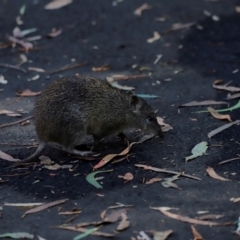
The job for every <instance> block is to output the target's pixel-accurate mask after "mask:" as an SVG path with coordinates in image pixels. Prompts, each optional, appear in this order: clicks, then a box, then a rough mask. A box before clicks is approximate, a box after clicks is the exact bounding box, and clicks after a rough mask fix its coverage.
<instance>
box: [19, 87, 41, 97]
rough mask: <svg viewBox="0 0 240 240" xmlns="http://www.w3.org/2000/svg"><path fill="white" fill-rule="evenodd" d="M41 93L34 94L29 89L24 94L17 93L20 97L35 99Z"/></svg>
mask: <svg viewBox="0 0 240 240" xmlns="http://www.w3.org/2000/svg"><path fill="white" fill-rule="evenodd" d="M40 93H41V92H32V91H31V90H29V89H26V90H24V91H22V92H16V94H17V95H18V96H19V97H35V96H38V95H39V94H40Z"/></svg>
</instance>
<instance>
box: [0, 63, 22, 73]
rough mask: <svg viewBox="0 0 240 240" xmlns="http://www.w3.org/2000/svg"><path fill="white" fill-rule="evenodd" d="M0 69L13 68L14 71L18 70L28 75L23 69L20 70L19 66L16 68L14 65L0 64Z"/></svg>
mask: <svg viewBox="0 0 240 240" xmlns="http://www.w3.org/2000/svg"><path fill="white" fill-rule="evenodd" d="M0 67H6V68H12V69H16V70H19V71H22V72H24V73H26V72H27V71H26V70H25V69H23V68H20V67H17V66H14V65H10V64H7V63H6V64H5V63H0Z"/></svg>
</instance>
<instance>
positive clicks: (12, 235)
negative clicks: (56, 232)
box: [0, 232, 34, 239]
mask: <svg viewBox="0 0 240 240" xmlns="http://www.w3.org/2000/svg"><path fill="white" fill-rule="evenodd" d="M0 238H4V239H5V238H13V239H23V238H26V239H33V238H34V235H32V234H30V233H27V232H15V233H3V234H0Z"/></svg>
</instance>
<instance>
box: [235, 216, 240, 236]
mask: <svg viewBox="0 0 240 240" xmlns="http://www.w3.org/2000/svg"><path fill="white" fill-rule="evenodd" d="M237 225H238V226H237V230H236V231H235V233H236V234H237V235H238V236H240V217H238V221H237Z"/></svg>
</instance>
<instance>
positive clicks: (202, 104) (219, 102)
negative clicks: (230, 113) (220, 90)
mask: <svg viewBox="0 0 240 240" xmlns="http://www.w3.org/2000/svg"><path fill="white" fill-rule="evenodd" d="M220 104H227V105H229V104H228V103H227V102H223V101H214V100H205V101H201V102H197V101H193V102H189V103H184V104H182V105H180V107H196V106H206V105H220Z"/></svg>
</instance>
